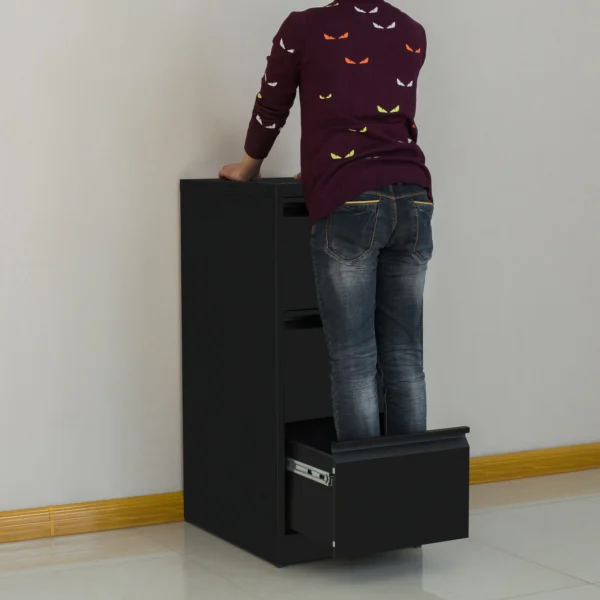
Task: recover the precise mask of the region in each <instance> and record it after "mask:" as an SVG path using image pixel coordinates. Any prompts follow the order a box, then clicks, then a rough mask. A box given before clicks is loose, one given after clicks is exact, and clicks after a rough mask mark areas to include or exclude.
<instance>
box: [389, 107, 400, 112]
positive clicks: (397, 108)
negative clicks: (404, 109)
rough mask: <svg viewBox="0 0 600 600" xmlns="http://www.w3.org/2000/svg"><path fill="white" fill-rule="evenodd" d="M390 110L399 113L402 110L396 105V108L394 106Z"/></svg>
mask: <svg viewBox="0 0 600 600" xmlns="http://www.w3.org/2000/svg"><path fill="white" fill-rule="evenodd" d="M390 112H393V113H399V112H400V107H399V106H396V108H392V110H390Z"/></svg>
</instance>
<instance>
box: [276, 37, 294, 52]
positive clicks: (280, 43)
mask: <svg viewBox="0 0 600 600" xmlns="http://www.w3.org/2000/svg"><path fill="white" fill-rule="evenodd" d="M279 45H280V46H281V47H282V48H283V49H284V50H285V51H286V52H289V53H290V54H294V52H296V51H295V50H288V49H287V48H286V47H285V44H284V43H283V38H281V41H280V42H279Z"/></svg>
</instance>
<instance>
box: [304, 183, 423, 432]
mask: <svg viewBox="0 0 600 600" xmlns="http://www.w3.org/2000/svg"><path fill="white" fill-rule="evenodd" d="M432 216H433V204H432V202H431V201H430V200H429V198H428V196H427V192H426V190H425V189H423V188H421V187H420V186H416V185H408V184H397V185H393V186H387V187H385V188H382V189H380V190H377V191H373V192H367V193H365V194H361V195H360V196H359V197H358V198H356V199H354V200H353V201H351V202H347V203H346V204H344V205H343V206H342V207H340V208H339V209H337V210H336V211H334V212H333V213H332V214H331V215H330V216H328V217H325V218H323V219H321V220H319V221H317V222H316V223H315V225H314V226H313V228H312V231H311V248H312V256H313V266H314V272H315V281H316V286H317V295H318V300H319V310H320V312H321V319H322V321H323V329H324V333H325V339H326V341H327V346H328V349H329V358H330V369H331V387H332V399H333V409H334V410H333V413H334V419H335V426H336V431H337V436H338V440H339V441H347V440H354V439H361V438H372V437H378V436H380V435H381V425H380V413H379V392H378V377H380V378H381V381H382V383H383V392H384V399H385V407H386V411H385V416H386V419H385V424H386V427H385V429H386V431H385V433H386V434H388V435H404V434H409V433H418V432H422V431H425V430H426V427H427V398H426V390H425V374H424V372H423V290H424V287H425V275H426V272H427V264H428V262H429V259H430V258H431V255H432V253H433V237H432V231H431V220H432Z"/></svg>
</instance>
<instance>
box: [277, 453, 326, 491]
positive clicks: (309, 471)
mask: <svg viewBox="0 0 600 600" xmlns="http://www.w3.org/2000/svg"><path fill="white" fill-rule="evenodd" d="M287 470H288V471H289V472H290V473H294V474H295V475H300V477H306V479H310V480H311V481H315V482H316V483H320V484H321V485H324V486H325V487H331V486H332V485H333V477H332V475H331V473H327V471H321V469H317V468H315V467H311V466H310V465H306V464H304V463H301V462H299V461H297V460H294V459H293V458H288V459H287Z"/></svg>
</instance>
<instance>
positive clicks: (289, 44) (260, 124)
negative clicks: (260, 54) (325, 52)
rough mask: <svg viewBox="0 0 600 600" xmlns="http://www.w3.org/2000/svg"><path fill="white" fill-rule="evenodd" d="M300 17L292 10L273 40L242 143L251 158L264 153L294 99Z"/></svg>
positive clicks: (299, 53) (300, 49)
mask: <svg viewBox="0 0 600 600" xmlns="http://www.w3.org/2000/svg"><path fill="white" fill-rule="evenodd" d="M300 19H301V15H300V14H299V13H292V14H291V15H290V16H289V17H288V18H287V19H286V20H285V22H284V23H283V25H282V26H281V28H280V29H279V31H278V33H277V35H276V36H275V38H274V39H273V47H272V49H271V54H270V56H269V57H268V58H267V69H266V71H265V74H264V75H263V77H262V80H261V87H260V92H259V93H258V96H257V98H256V102H255V104H254V111H253V114H252V119H251V121H250V125H249V127H248V134H247V136H246V143H245V146H244V149H245V151H246V154H247V155H248V156H250V157H251V158H255V159H263V158H266V157H267V156H268V154H269V152H270V151H271V148H272V147H273V144H274V143H275V140H276V139H277V136H278V135H279V132H280V131H281V129H282V128H283V127H284V125H285V123H286V121H287V119H288V116H289V114H290V110H291V108H292V106H293V104H294V100H295V99H296V90H297V88H298V85H299V83H300V63H301V59H302V54H303V50H304V48H303V36H302V27H301V21H300Z"/></svg>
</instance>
